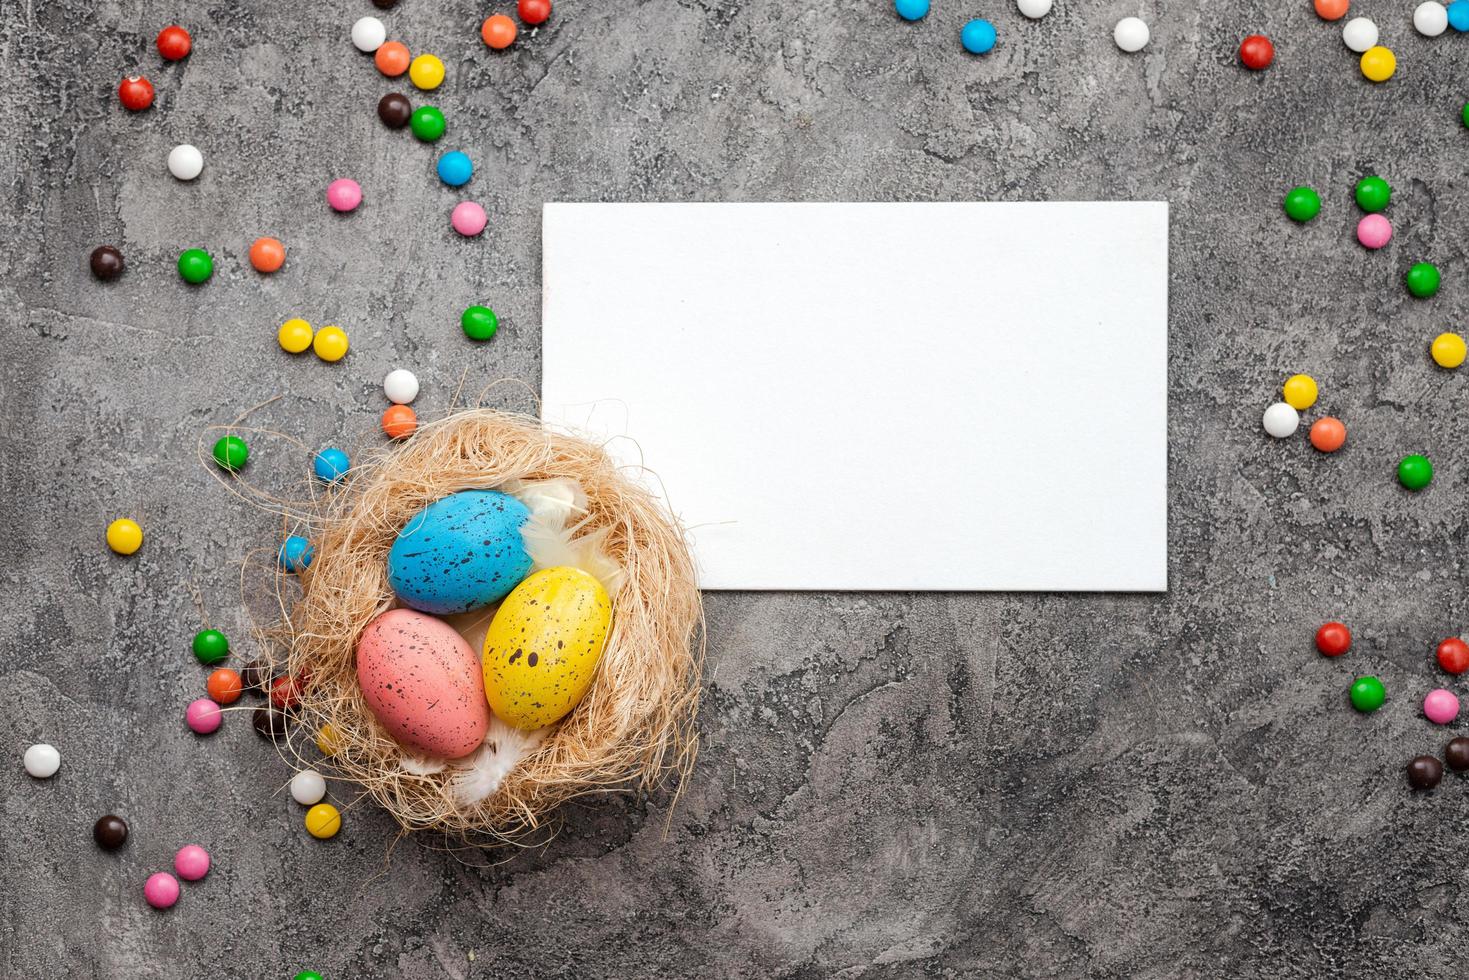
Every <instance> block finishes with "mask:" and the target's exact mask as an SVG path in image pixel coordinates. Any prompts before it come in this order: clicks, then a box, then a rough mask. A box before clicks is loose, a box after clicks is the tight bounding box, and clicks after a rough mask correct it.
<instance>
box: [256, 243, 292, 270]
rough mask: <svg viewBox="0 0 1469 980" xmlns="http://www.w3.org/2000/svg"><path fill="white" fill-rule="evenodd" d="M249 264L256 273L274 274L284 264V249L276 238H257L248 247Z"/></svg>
mask: <svg viewBox="0 0 1469 980" xmlns="http://www.w3.org/2000/svg"><path fill="white" fill-rule="evenodd" d="M250 264H251V265H253V266H254V267H255V271H256V272H275V271H276V270H277V269H279V268H280V267H281V266H283V265H285V264H286V247H285V246H284V245H282V244H281V243H280V240H279V239H276V238H257V239H255V241H254V242H253V243H252V244H251V245H250Z"/></svg>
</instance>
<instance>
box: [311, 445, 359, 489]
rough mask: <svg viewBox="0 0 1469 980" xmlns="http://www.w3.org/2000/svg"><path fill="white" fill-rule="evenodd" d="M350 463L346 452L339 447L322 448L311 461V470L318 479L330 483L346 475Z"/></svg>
mask: <svg viewBox="0 0 1469 980" xmlns="http://www.w3.org/2000/svg"><path fill="white" fill-rule="evenodd" d="M351 465H352V463H351V461H350V460H348V459H347V454H346V453H344V452H342V451H341V450H340V449H323V450H322V451H321V452H319V453H317V454H316V458H315V459H314V460H312V461H311V470H312V472H314V473H315V474H316V478H317V479H318V480H325V481H326V482H328V483H331V482H332V481H333V480H340V479H341V478H342V477H344V476H346V475H347V470H348V468H350V467H351Z"/></svg>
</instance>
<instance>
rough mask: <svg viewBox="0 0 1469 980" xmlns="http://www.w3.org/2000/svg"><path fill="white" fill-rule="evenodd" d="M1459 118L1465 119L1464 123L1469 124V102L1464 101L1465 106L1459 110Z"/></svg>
mask: <svg viewBox="0 0 1469 980" xmlns="http://www.w3.org/2000/svg"><path fill="white" fill-rule="evenodd" d="M1459 118H1460V119H1462V120H1464V125H1465V126H1469V102H1465V103H1464V108H1463V109H1461V110H1459Z"/></svg>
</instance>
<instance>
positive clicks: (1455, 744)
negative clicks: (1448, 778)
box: [1443, 735, 1469, 772]
mask: <svg viewBox="0 0 1469 980" xmlns="http://www.w3.org/2000/svg"><path fill="white" fill-rule="evenodd" d="M1443 759H1444V761H1445V762H1447V763H1448V764H1449V768H1450V769H1452V770H1454V772H1463V771H1464V770H1465V769H1469V738H1465V737H1463V736H1462V735H1461V736H1459V737H1458V738H1451V739H1449V744H1448V745H1446V746H1444V750H1443Z"/></svg>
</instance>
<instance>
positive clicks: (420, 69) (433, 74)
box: [408, 54, 444, 89]
mask: <svg viewBox="0 0 1469 980" xmlns="http://www.w3.org/2000/svg"><path fill="white" fill-rule="evenodd" d="M408 79H409V81H411V82H413V84H414V85H417V86H418V87H419V88H421V89H431V88H438V87H439V86H440V85H442V84H443V82H444V63H443V62H442V61H440V60H439V59H438V58H435V57H434V56H433V55H431V54H421V55H419V56H418V57H417V58H414V59H413V64H411V65H409V66H408Z"/></svg>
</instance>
